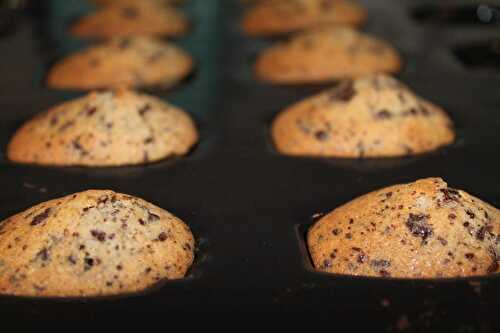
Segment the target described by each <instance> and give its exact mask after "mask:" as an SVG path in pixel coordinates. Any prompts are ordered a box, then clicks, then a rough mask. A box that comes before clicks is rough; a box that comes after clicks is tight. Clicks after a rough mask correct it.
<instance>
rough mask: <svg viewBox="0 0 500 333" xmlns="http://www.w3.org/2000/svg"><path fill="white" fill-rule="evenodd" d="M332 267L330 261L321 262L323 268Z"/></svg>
mask: <svg viewBox="0 0 500 333" xmlns="http://www.w3.org/2000/svg"><path fill="white" fill-rule="evenodd" d="M328 267H332V261H331V260H330V259H325V260H323V268H328Z"/></svg>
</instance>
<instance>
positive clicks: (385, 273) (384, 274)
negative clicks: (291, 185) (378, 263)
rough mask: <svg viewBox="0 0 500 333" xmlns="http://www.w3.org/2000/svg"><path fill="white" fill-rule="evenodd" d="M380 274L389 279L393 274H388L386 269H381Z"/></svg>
mask: <svg viewBox="0 0 500 333" xmlns="http://www.w3.org/2000/svg"><path fill="white" fill-rule="evenodd" d="M379 274H380V276H383V277H389V276H391V273H389V272H388V271H386V270H385V269H381V270H380V271H379Z"/></svg>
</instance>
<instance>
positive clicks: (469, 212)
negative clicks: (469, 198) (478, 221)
mask: <svg viewBox="0 0 500 333" xmlns="http://www.w3.org/2000/svg"><path fill="white" fill-rule="evenodd" d="M465 212H466V213H467V215H469V217H470V218H471V219H473V218H475V217H476V214H474V213H473V212H472V211H470V210H467V211H465Z"/></svg>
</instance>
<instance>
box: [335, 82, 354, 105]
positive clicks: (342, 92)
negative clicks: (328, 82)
mask: <svg viewBox="0 0 500 333" xmlns="http://www.w3.org/2000/svg"><path fill="white" fill-rule="evenodd" d="M354 95H356V90H355V89H354V84H353V82H352V81H345V82H344V83H341V84H340V85H339V86H337V87H335V88H334V89H333V90H332V91H331V92H330V93H329V95H328V99H329V100H330V101H337V100H340V101H342V102H349V101H350V100H351V99H352V98H353V97H354Z"/></svg>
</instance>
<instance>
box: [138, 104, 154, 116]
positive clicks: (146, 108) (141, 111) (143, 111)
mask: <svg viewBox="0 0 500 333" xmlns="http://www.w3.org/2000/svg"><path fill="white" fill-rule="evenodd" d="M149 111H151V105H150V104H145V105H144V106H143V107H141V108H140V109H139V110H138V112H139V115H140V116H141V117H143V116H144V115H145V114H146V112H149Z"/></svg>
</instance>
